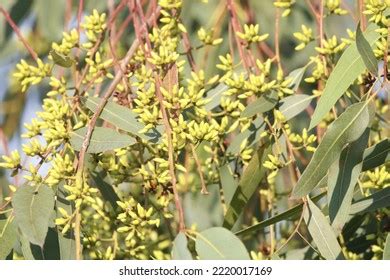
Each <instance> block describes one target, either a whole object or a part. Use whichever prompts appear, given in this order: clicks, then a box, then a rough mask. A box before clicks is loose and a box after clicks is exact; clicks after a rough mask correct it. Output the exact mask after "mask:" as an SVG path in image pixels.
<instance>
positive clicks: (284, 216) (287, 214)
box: [235, 192, 326, 235]
mask: <svg viewBox="0 0 390 280" xmlns="http://www.w3.org/2000/svg"><path fill="white" fill-rule="evenodd" d="M325 194H326V192H323V193H321V194H319V195H317V196H314V197H313V198H312V201H314V202H316V201H318V200H320V199H321V198H322V197H324V196H325ZM302 209H303V203H299V204H297V205H296V206H294V207H292V208H290V209H288V210H286V211H284V212H282V213H280V214H277V215H275V216H272V217H270V218H268V219H266V220H264V221H261V222H259V223H257V224H254V225H252V226H249V227H247V228H245V229H242V230H240V231H237V232H235V234H236V235H245V234H249V233H253V232H255V231H258V230H261V229H263V228H266V227H268V226H270V225H274V224H276V223H278V222H281V221H286V220H289V219H291V218H292V217H294V216H296V215H297V214H298V213H300V212H301V211H302Z"/></svg>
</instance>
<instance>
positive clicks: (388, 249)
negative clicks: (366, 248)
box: [383, 233, 390, 260]
mask: <svg viewBox="0 0 390 280" xmlns="http://www.w3.org/2000/svg"><path fill="white" fill-rule="evenodd" d="M383 259H384V260H390V233H388V234H387V237H386V242H385V247H384V248H383Z"/></svg>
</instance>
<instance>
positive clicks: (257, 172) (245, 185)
mask: <svg viewBox="0 0 390 280" xmlns="http://www.w3.org/2000/svg"><path fill="white" fill-rule="evenodd" d="M271 148H272V145H271V143H270V142H266V143H264V144H262V145H261V146H260V147H259V149H258V151H257V152H256V154H254V155H253V157H252V159H251V160H250V162H249V164H248V166H247V167H246V168H245V170H244V173H243V174H242V177H241V180H240V182H239V184H238V187H237V189H236V191H235V193H234V195H233V198H232V200H231V203H230V204H229V205H227V212H226V215H225V218H224V222H223V226H224V227H226V228H229V229H230V228H232V227H233V226H234V224H235V223H236V221H237V219H238V217H239V216H240V214H241V212H242V211H243V210H244V207H245V205H246V204H247V203H248V201H249V199H250V198H251V197H252V195H253V194H254V192H255V191H256V189H257V187H258V186H259V184H260V182H261V180H263V178H264V175H265V173H266V169H265V167H263V163H264V161H265V160H266V158H267V156H268V154H269V153H271V150H272V149H271Z"/></svg>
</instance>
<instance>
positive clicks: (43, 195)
mask: <svg viewBox="0 0 390 280" xmlns="http://www.w3.org/2000/svg"><path fill="white" fill-rule="evenodd" d="M12 205H13V207H14V214H15V222H16V223H17V224H18V226H19V228H20V230H21V231H22V233H23V234H24V235H25V236H26V238H27V239H28V240H29V241H30V242H31V243H32V244H36V245H39V246H41V247H42V246H43V244H44V243H45V238H46V234H47V231H48V228H49V220H50V218H51V215H52V212H53V209H54V192H53V191H52V189H51V188H49V187H48V186H46V185H40V186H39V187H32V186H28V185H26V186H21V187H19V188H18V189H17V191H16V192H15V194H14V196H13V199H12Z"/></svg>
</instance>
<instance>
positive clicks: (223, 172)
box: [219, 163, 238, 205]
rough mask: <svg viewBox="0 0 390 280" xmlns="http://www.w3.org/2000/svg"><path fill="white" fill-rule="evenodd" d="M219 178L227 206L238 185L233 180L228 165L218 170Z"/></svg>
mask: <svg viewBox="0 0 390 280" xmlns="http://www.w3.org/2000/svg"><path fill="white" fill-rule="evenodd" d="M219 177H220V178H221V185H222V190H223V195H224V198H225V203H226V204H227V205H229V204H230V203H231V201H232V198H233V195H234V193H235V191H236V189H237V185H238V184H237V181H236V179H234V176H233V171H232V170H231V168H230V164H229V163H227V164H225V165H223V166H221V167H220V168H219Z"/></svg>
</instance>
